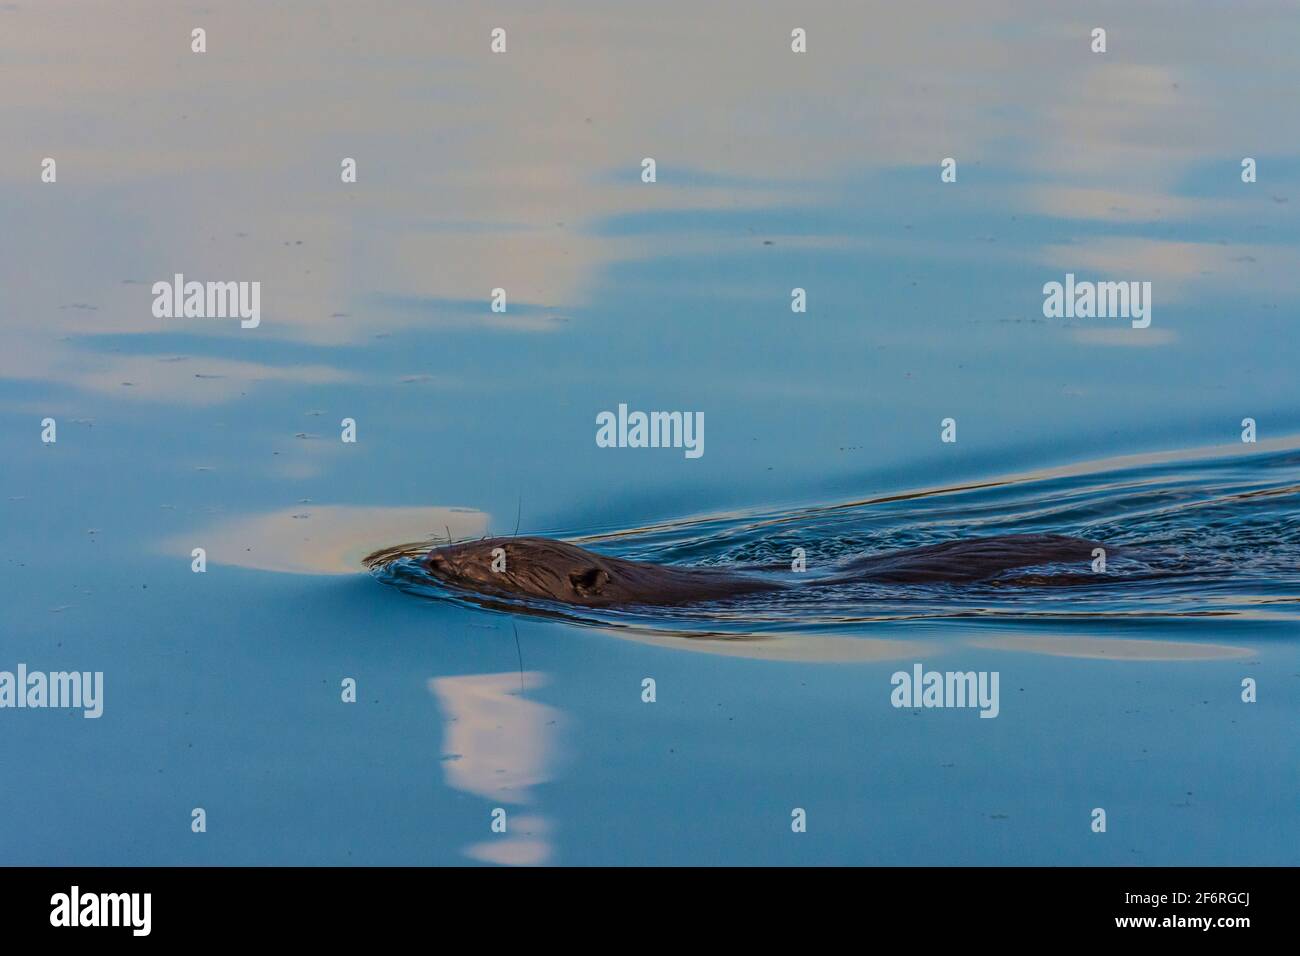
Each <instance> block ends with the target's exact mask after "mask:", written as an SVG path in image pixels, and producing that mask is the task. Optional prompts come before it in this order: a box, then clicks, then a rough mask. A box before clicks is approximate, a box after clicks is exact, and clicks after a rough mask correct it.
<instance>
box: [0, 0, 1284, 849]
mask: <svg viewBox="0 0 1300 956" xmlns="http://www.w3.org/2000/svg"><path fill="white" fill-rule="evenodd" d="M796 20H797V22H795V21H796ZM1098 24H1101V25H1104V26H1105V27H1106V28H1107V30H1108V34H1109V43H1110V46H1109V51H1108V52H1107V53H1106V54H1105V55H1104V56H1102V55H1096V54H1092V53H1091V52H1089V50H1088V43H1087V37H1088V33H1089V31H1090V30H1091V29H1092V27H1093V26H1096V25H1098ZM200 25H201V26H204V27H205V28H206V29H207V31H208V52H207V53H205V54H202V55H196V54H192V53H191V52H190V51H189V37H190V30H191V29H192V28H193V27H195V26H200ZM498 25H501V26H505V27H507V28H508V30H509V52H508V53H507V54H505V55H504V56H493V55H492V54H490V53H489V52H488V33H489V30H490V29H491V28H492V27H494V26H498ZM794 26H801V27H803V28H805V29H807V31H808V36H809V52H808V53H807V54H805V55H794V54H791V53H790V52H789V34H790V30H791V28H792V27H794ZM1229 38H1230V42H1229ZM1298 43H1300V20H1298V19H1297V17H1296V15H1295V10H1294V7H1293V5H1291V4H1287V3H1272V2H1260V3H1258V4H1251V5H1250V7H1249V10H1244V9H1242V8H1238V7H1229V6H1224V5H1220V4H1212V3H1203V2H1198V3H1193V4H1191V5H1190V6H1189V5H1188V4H1186V3H1178V4H1174V3H1151V4H1144V5H1141V6H1140V7H1138V8H1133V6H1132V5H1131V4H1122V3H1102V4H1097V5H1092V6H1090V7H1089V9H1088V10H1087V12H1086V14H1085V13H1083V12H1081V11H1080V10H1079V9H1078V7H1077V5H1074V4H1054V3H1049V4H1042V3H1028V2H1024V3H1021V2H987V3H974V4H961V5H954V4H942V5H941V4H930V3H919V4H908V5H905V6H891V7H888V8H884V7H881V8H876V7H861V6H856V5H845V4H834V3H825V4H822V3H813V4H804V5H801V6H800V8H799V9H798V10H797V11H794V10H792V8H790V7H789V5H786V4H768V3H743V4H741V3H717V4H707V5H700V4H687V3H679V2H671V3H659V4H655V5H653V7H644V6H639V5H635V4H616V5H611V4H605V3H595V2H591V3H586V2H572V0H566V2H555V3H547V4H545V5H537V4H525V3H504V4H498V5H497V6H495V7H494V8H493V9H492V10H490V11H488V10H484V9H480V7H479V5H473V4H470V5H467V4H451V3H434V4H428V3H412V2H406V0H393V2H385V3H378V4H371V5H368V6H367V7H366V9H365V10H364V11H363V10H361V9H359V8H357V7H356V5H354V4H344V3H335V2H326V3H316V2H313V3H283V4H275V5H274V6H268V5H266V4H260V3H253V2H245V0H234V2H226V3H221V4H214V5H210V6H201V5H187V4H179V5H177V4H158V3H146V2H126V3H121V4H113V5H111V6H110V5H103V4H98V3H91V2H72V0H69V2H61V3H34V2H24V0H16V2H14V3H9V4H4V5H0V64H3V68H4V75H5V83H4V90H5V92H4V93H2V94H0V121H2V125H3V128H4V130H5V131H6V136H5V138H4V141H5V144H6V145H5V148H3V149H0V223H2V224H3V228H0V287H2V288H3V289H4V292H5V295H4V297H3V300H0V437H2V438H3V447H4V459H3V464H4V468H3V470H2V471H0V512H2V514H3V520H2V521H0V534H3V539H4V544H5V555H6V557H5V565H4V566H5V569H6V572H7V573H6V574H5V575H4V578H3V581H4V583H3V585H0V588H3V590H2V591H0V669H3V668H10V669H11V668H12V667H14V666H15V665H16V664H17V663H18V662H20V661H21V662H25V663H27V664H28V666H29V667H31V668H34V669H35V668H40V669H44V670H57V669H77V670H92V671H93V670H102V671H103V672H104V673H105V695H106V696H105V712H104V716H103V717H102V718H100V719H98V720H85V719H82V717H81V716H80V715H79V713H71V712H66V711H53V710H47V711H26V710H25V711H8V710H6V711H0V861H3V862H11V863H87V864H110V863H143V864H159V863H182V864H184V863H257V864H268V863H357V864H361V863H417V864H422V863H489V864H507V865H509V864H536V863H548V862H549V863H563V864H589V863H620V864H621V863H652V864H658V863H715V862H733V863H759V862H774V863H889V864H914V863H966V864H971V863H974V864H1001V863H1046V864H1057V863H1072V864H1129V863H1143V864H1230V863H1240V864H1262V863H1273V864H1294V863H1295V862H1297V846H1298V845H1300V800H1298V799H1297V797H1298V795H1300V771H1298V769H1297V768H1300V761H1297V759H1296V757H1297V754H1296V744H1295V741H1296V734H1295V729H1296V726H1297V725H1298V718H1300V643H1298V641H1297V630H1296V621H1295V614H1296V606H1297V605H1296V599H1297V596H1298V595H1300V588H1297V578H1296V575H1297V570H1296V569H1297V562H1296V557H1297V521H1296V516H1297V510H1296V492H1295V488H1296V485H1297V466H1298V464H1300V463H1298V460H1297V451H1296V444H1295V441H1294V438H1293V436H1295V435H1297V434H1300V406H1298V405H1297V401H1296V367H1297V358H1298V357H1300V356H1298V354H1297V348H1296V344H1295V343H1296V337H1295V334H1294V327H1295V319H1296V316H1297V305H1298V304H1300V272H1298V271H1297V270H1296V269H1295V268H1294V263H1295V262H1296V259H1297V253H1298V252H1300V228H1298V227H1297V220H1296V208H1297V203H1300V188H1298V187H1300V127H1297V124H1296V123H1295V122H1294V117H1295V107H1294V93H1293V91H1294V90H1295V88H1296V86H1297V82H1298V81H1300V68H1298V67H1297V62H1296V59H1295V56H1294V51H1295V49H1296V48H1297V44H1298ZM647 156H653V157H654V158H655V159H656V160H657V163H658V181H657V182H656V183H654V184H653V185H651V184H645V183H642V182H641V180H640V169H641V166H640V164H641V160H642V159H643V158H644V157H647ZM1245 156H1251V157H1254V158H1255V159H1256V160H1257V162H1258V169H1259V181H1258V182H1257V183H1254V184H1250V185H1247V184H1244V183H1242V182H1241V180H1240V161H1241V159H1242V157H1245ZM44 157H53V158H55V159H56V160H57V163H58V167H57V168H58V180H57V182H56V183H54V184H49V183H42V182H41V180H40V162H41V160H42V159H43V158H44ZM344 157H352V158H355V159H356V160H357V168H358V181H357V182H356V183H354V184H346V185H345V184H343V183H342V182H340V176H339V170H340V162H341V160H342V159H343V158H344ZM944 157H955V158H956V159H957V160H958V164H959V174H958V181H957V182H956V183H952V184H942V183H940V181H939V175H938V172H939V162H940V160H941V159H943V158H944ZM176 272H182V273H184V274H186V275H187V276H190V277H194V278H198V279H202V280H208V279H212V280H226V279H231V280H235V279H238V280H258V281H261V282H262V283H263V293H262V302H263V317H262V322H261V325H260V326H259V327H258V328H257V329H241V328H239V325H238V322H236V321H226V320H209V319H157V318H155V317H154V316H153V315H152V313H151V309H150V304H151V300H152V297H151V295H150V285H151V284H152V283H153V282H155V281H157V280H159V279H167V278H169V277H171V276H172V275H173V274H174V273H176ZM1066 272H1074V273H1077V274H1079V275H1080V276H1087V277H1090V278H1094V279H1106V278H1116V279H1128V278H1131V279H1137V280H1144V281H1151V282H1152V283H1153V289H1154V296H1155V306H1154V310H1153V321H1152V325H1151V327H1150V328H1149V329H1145V330H1136V329H1132V328H1128V327H1126V326H1125V324H1124V323H1122V322H1114V321H1111V322H1106V321H1100V320H1092V321H1089V320H1051V319H1046V318H1044V317H1043V314H1042V308H1041V307H1042V292H1041V290H1042V286H1043V284H1044V283H1045V282H1048V281H1053V280H1058V281H1059V280H1060V279H1061V278H1062V277H1063V276H1064V274H1065V273H1066ZM497 287H503V288H506V289H507V290H508V293H509V303H510V304H509V308H508V311H507V312H506V313H504V314H499V313H493V312H491V311H490V310H489V308H488V299H489V295H490V293H491V290H492V289H494V288H497ZM795 287H800V288H804V289H806V290H807V292H808V311H807V312H806V313H803V314H795V313H792V312H791V311H790V293H791V289H793V288H795ZM620 402H626V403H628V404H629V405H630V406H631V407H633V408H639V409H684V410H700V411H703V412H704V413H705V416H706V419H707V425H708V427H707V443H706V452H705V454H704V456H703V457H702V458H699V459H695V460H690V459H686V458H685V457H684V456H683V455H682V454H681V452H680V451H679V450H659V451H651V450H626V449H625V450H611V449H600V448H597V447H596V445H595V442H594V433H595V424H594V422H595V416H596V414H597V413H598V412H600V411H602V410H606V409H613V408H616V407H617V405H618V404H619V403H620ZM46 417H53V418H55V419H56V420H57V422H58V441H57V443H55V444H53V445H47V444H43V443H42V442H41V441H40V433H41V425H40V422H41V420H42V419H44V418H46ZM947 417H953V418H955V419H956V420H957V422H958V441H957V442H956V443H955V444H944V443H942V442H941V441H940V422H941V421H942V420H943V419H944V418H947ZM344 418H352V419H354V420H355V421H356V422H357V426H358V436H359V439H358V441H357V442H356V443H355V444H344V443H342V442H341V441H340V440H339V436H340V430H341V429H340V422H341V421H342V420H343V419H344ZM1245 418H1252V419H1254V420H1255V422H1256V423H1257V425H1258V431H1259V439H1260V440H1259V442H1258V443H1257V444H1254V445H1249V444H1243V443H1242V442H1241V440H1240V436H1241V431H1242V427H1243V426H1242V424H1241V423H1242V420H1243V419H1245ZM517 523H518V528H519V529H520V533H549V534H555V535H558V536H567V537H572V538H574V539H576V540H578V541H580V542H581V543H583V544H584V545H585V546H588V547H592V548H596V549H599V550H604V551H608V552H609V553H613V554H619V555H624V556H630V557H641V558H647V559H653V560H662V561H669V562H675V563H684V564H713V565H732V564H740V563H748V562H766V561H769V560H772V561H775V560H782V561H784V560H786V559H787V558H788V556H789V554H790V550H791V549H792V548H793V547H795V546H802V547H805V548H807V549H808V552H809V556H810V558H811V559H812V560H814V561H832V560H834V559H836V558H838V557H842V556H845V555H848V554H853V553H858V552H861V551H875V550H883V549H887V548H892V547H903V546H909V545H912V544H920V543H926V542H929V541H934V540H944V539H947V538H950V537H955V536H959V535H967V534H983V533H1004V532H1020V531H1047V530H1051V531H1061V532H1065V533H1071V534H1087V535H1091V536H1097V537H1101V538H1104V539H1105V540H1107V541H1115V542H1117V543H1119V544H1120V545H1121V546H1123V545H1141V546H1143V548H1144V549H1145V550H1143V551H1141V553H1140V554H1137V555H1136V556H1127V557H1125V556H1118V557H1116V559H1115V560H1114V561H1113V562H1112V563H1111V564H1110V567H1109V569H1108V572H1107V574H1106V576H1105V577H1104V578H1103V579H1101V580H1098V581H1095V582H1092V583H1089V584H1088V585H1087V586H1083V587H1070V588H1055V587H1050V586H1047V585H1043V584H1035V583H1034V582H1032V581H1021V582H1018V583H1014V584H1007V583H1005V582H1004V583H1003V584H1002V585H1000V586H981V587H979V588H970V589H960V590H946V591H945V590H943V589H928V590H927V589H908V588H882V587H866V586H864V587H860V588H855V589H845V590H843V591H839V592H836V593H830V594H822V595H819V596H817V597H815V598H813V597H800V596H798V595H783V596H781V597H780V598H773V599H771V600H769V601H767V602H758V603H747V604H744V605H741V606H732V607H725V606H711V607H696V608H682V609H676V610H673V611H668V612H656V613H654V614H647V613H645V612H641V611H626V612H610V613H604V614H601V615H598V616H597V617H595V618H593V619H591V620H584V621H581V622H579V621H573V620H567V619H564V618H557V617H544V616H538V615H536V614H523V613H512V612H511V611H509V610H493V609H485V608H482V607H478V606H474V605H470V604H465V603H463V602H462V603H457V602H452V601H447V600H445V599H444V598H445V597H446V595H440V594H436V593H428V592H427V590H426V588H425V584H427V582H421V581H420V580H418V577H417V578H414V579H413V578H412V577H411V575H409V574H406V573H404V570H403V567H402V566H401V565H399V566H396V567H393V568H390V569H389V571H388V572H387V573H388V575H389V580H390V582H391V583H396V584H401V585H402V587H386V586H384V584H383V582H382V581H376V580H375V578H374V577H373V576H372V575H371V574H370V573H368V571H367V569H366V568H365V567H364V566H363V564H362V558H363V557H364V556H365V555H366V554H368V553H369V552H371V551H373V550H375V549H378V548H382V547H390V546H393V545H397V544H401V543H404V542H413V541H427V540H433V539H435V538H437V537H439V536H448V535H450V536H451V537H453V538H459V537H475V536H481V535H484V534H509V533H512V532H513V531H514V530H515V528H516V524H517ZM196 547H204V548H206V549H207V551H208V554H209V565H208V570H207V572H206V573H204V574H195V573H192V571H191V569H190V568H191V557H190V554H191V551H192V549H193V548H196ZM406 570H409V568H407V569H406ZM1048 570H1050V569H1048ZM593 625H594V626H593ZM701 652H703V653H701ZM918 662H923V663H924V664H925V666H926V667H936V668H940V669H943V670H949V669H951V670H963V671H965V670H988V671H993V670H996V671H998V672H999V673H1000V675H1001V687H1002V702H1001V712H1000V714H999V716H998V717H997V718H996V719H992V720H982V719H979V718H978V717H977V716H976V714H975V712H973V711H970V710H947V711H945V710H920V711H914V710H912V709H908V708H894V707H892V706H891V705H890V699H889V697H890V690H891V685H890V675H891V674H893V673H894V672H895V671H897V670H899V669H908V668H910V667H911V666H912V665H913V664H915V663H918ZM349 677H350V678H353V679H355V680H356V682H357V687H358V698H357V701H356V703H352V704H345V703H343V702H342V701H341V699H340V693H341V691H340V686H341V682H342V681H343V680H344V678H349ZM647 677H650V678H653V679H654V680H655V682H656V687H657V701H656V702H655V703H654V704H647V703H643V702H642V697H641V695H642V682H643V681H644V679H645V678H647ZM1245 678H1252V679H1254V680H1255V681H1256V682H1257V684H1258V702H1257V703H1254V704H1246V703H1243V702H1242V700H1241V682H1242V680H1243V679H1245ZM195 807H203V808H205V809H206V811H207V814H208V831H207V832H206V833H204V834H195V833H192V832H191V830H190V819H191V810H192V809H193V808H195ZM796 807H800V808H804V809H805V810H806V811H807V814H808V831H807V832H806V833H803V834H794V833H792V832H791V829H790V819H791V817H790V814H791V810H792V809H793V808H796ZM1094 807H1104V808H1105V809H1106V810H1107V813H1108V819H1109V828H1108V831H1107V833H1105V834H1094V833H1092V832H1091V831H1090V829H1089V822H1090V816H1089V814H1090V812H1091V811H1092V809H1093V808H1094ZM497 808H501V809H504V810H506V812H507V814H508V817H509V820H510V826H509V830H508V832H507V833H505V834H494V833H493V832H492V831H491V829H490V823H491V813H492V811H493V810H494V809H497Z"/></svg>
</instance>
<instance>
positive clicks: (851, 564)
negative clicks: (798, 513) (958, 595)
mask: <svg viewBox="0 0 1300 956" xmlns="http://www.w3.org/2000/svg"><path fill="white" fill-rule="evenodd" d="M1100 547H1102V545H1101V544H1100V543H1098V542H1096V541H1089V540H1087V539H1085V538H1072V537H1069V536H1066V535H1059V534H1016V535H999V536H996V537H987V538H963V539H958V540H954V541H945V542H943V543H941V544H931V545H926V546H924V547H919V548H908V549H906V550H903V551H889V552H885V553H882V554H873V555H866V556H863V557H858V558H853V559H850V560H848V561H844V562H839V563H837V564H836V565H834V566H833V567H832V568H831V569H830V570H829V571H828V572H827V573H825V574H813V573H799V574H796V573H793V572H789V573H785V574H780V573H776V572H774V571H772V570H771V569H759V570H757V571H756V572H737V571H727V570H722V569H718V568H699V567H689V566H682V567H673V566H668V565H661V564H652V563H650V562H648V561H630V560H628V559H626V558H614V557H610V556H608V555H603V554H596V553H595V552H593V551H588V550H586V549H585V548H580V547H578V546H577V545H573V544H569V543H568V542H565V541H556V540H553V539H550V538H537V537H523V538H505V537H500V538H484V539H483V540H481V541H471V542H465V543H461V544H448V545H446V546H443V547H438V548H434V549H432V550H431V551H430V552H429V553H428V555H427V556H426V557H425V558H424V560H423V566H424V568H425V569H426V570H427V571H428V573H429V574H430V575H432V576H433V577H435V578H437V579H438V580H439V581H441V582H442V583H444V584H446V585H448V586H450V587H453V588H457V589H459V590H462V591H471V592H474V593H477V594H482V595H488V596H496V597H505V598H537V599H541V600H545V601H555V602H559V603H563V604H573V605H579V606H582V607H593V608H597V607H616V606H619V605H637V604H639V605H652V606H653V605H662V606H667V605H678V604H693V603H697V602H703V601H717V600H724V599H728V598H732V597H737V596H739V595H744V594H751V593H755V592H761V591H775V590H781V589H785V588H791V587H810V586H821V587H825V586H829V585H836V584H853V583H859V582H880V583H897V584H942V583H951V584H970V583H974V582H978V581H983V580H986V579H988V578H993V577H996V576H997V575H999V574H1001V573H1003V572H1004V571H1010V570H1013V569H1015V568H1025V567H1033V566H1035V565H1042V564H1059V563H1076V562H1080V561H1088V560H1090V559H1091V557H1092V552H1093V549H1094V548H1100Z"/></svg>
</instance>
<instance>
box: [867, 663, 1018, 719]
mask: <svg viewBox="0 0 1300 956" xmlns="http://www.w3.org/2000/svg"><path fill="white" fill-rule="evenodd" d="M998 679H999V674H998V671H927V670H925V669H923V668H922V667H921V665H920V664H913V665H912V672H911V673H910V674H909V673H908V672H907V671H895V672H894V674H893V676H892V677H890V679H889V682H890V683H891V684H892V685H893V686H894V689H893V691H892V692H891V693H890V695H889V702H890V703H891V704H893V705H894V706H895V707H978V708H979V710H980V716H981V717H996V716H997V715H998V712H999V711H1000V710H1001V705H1000V704H999V702H998Z"/></svg>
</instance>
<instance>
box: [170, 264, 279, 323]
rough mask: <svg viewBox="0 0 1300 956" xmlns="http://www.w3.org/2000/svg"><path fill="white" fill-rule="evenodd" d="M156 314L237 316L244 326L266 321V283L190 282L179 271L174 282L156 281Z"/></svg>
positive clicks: (226, 317)
mask: <svg viewBox="0 0 1300 956" xmlns="http://www.w3.org/2000/svg"><path fill="white" fill-rule="evenodd" d="M151 291H152V292H153V295H154V300H153V314H154V318H157V319H180V318H186V319H233V318H236V317H237V318H239V319H241V320H242V321H240V323H239V326H240V328H244V329H255V328H257V327H258V326H259V325H260V324H261V322H262V283H260V282H186V281H185V276H184V275H183V274H182V273H180V272H178V273H176V274H175V275H174V276H173V277H172V281H171V282H167V281H160V282H155V283H154V284H153V288H152V290H151Z"/></svg>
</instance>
